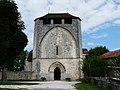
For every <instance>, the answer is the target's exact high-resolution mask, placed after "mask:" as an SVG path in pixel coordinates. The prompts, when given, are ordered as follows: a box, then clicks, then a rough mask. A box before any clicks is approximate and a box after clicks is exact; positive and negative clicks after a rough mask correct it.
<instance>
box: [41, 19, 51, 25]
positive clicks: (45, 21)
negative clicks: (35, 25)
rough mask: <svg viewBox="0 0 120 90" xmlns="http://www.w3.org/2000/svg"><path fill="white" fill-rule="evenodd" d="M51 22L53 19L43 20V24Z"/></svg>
mask: <svg viewBox="0 0 120 90" xmlns="http://www.w3.org/2000/svg"><path fill="white" fill-rule="evenodd" d="M50 23H51V19H44V20H43V24H50Z"/></svg>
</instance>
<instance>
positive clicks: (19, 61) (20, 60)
mask: <svg viewBox="0 0 120 90" xmlns="http://www.w3.org/2000/svg"><path fill="white" fill-rule="evenodd" d="M27 53H28V52H27V50H26V51H22V52H21V53H20V55H18V56H17V57H16V59H15V60H14V61H13V64H12V65H10V66H9V68H8V70H12V71H21V70H24V65H25V60H26V56H27Z"/></svg>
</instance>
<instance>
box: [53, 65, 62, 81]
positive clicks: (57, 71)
mask: <svg viewBox="0 0 120 90" xmlns="http://www.w3.org/2000/svg"><path fill="white" fill-rule="evenodd" d="M60 79H61V71H60V69H59V68H58V67H56V68H55V69H54V80H60Z"/></svg>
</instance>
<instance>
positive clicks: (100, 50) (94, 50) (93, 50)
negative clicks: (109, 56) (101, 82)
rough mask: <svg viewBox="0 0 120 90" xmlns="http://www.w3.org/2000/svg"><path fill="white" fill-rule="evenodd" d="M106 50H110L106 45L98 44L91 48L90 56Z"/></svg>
mask: <svg viewBox="0 0 120 90" xmlns="http://www.w3.org/2000/svg"><path fill="white" fill-rule="evenodd" d="M106 52H109V50H108V49H107V48H106V47H105V46H97V47H95V48H91V49H90V50H89V52H88V57H91V56H100V55H102V54H104V53H106Z"/></svg>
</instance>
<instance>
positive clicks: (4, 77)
mask: <svg viewBox="0 0 120 90" xmlns="http://www.w3.org/2000/svg"><path fill="white" fill-rule="evenodd" d="M6 80H7V74H6V72H5V68H4V67H2V81H6Z"/></svg>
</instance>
